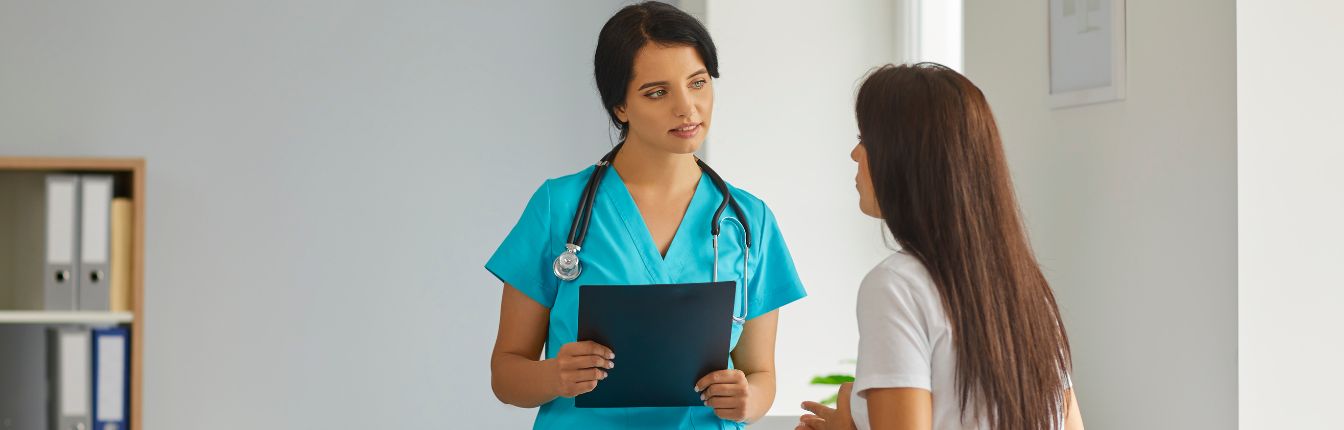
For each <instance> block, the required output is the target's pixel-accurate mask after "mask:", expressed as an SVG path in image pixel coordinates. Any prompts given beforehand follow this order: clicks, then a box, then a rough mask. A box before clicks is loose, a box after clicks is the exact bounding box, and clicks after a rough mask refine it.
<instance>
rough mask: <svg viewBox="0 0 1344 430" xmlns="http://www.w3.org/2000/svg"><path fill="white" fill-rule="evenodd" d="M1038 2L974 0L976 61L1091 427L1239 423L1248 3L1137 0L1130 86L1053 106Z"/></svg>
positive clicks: (971, 26) (971, 52) (969, 55)
mask: <svg viewBox="0 0 1344 430" xmlns="http://www.w3.org/2000/svg"><path fill="white" fill-rule="evenodd" d="M1030 3H1031V4H1029V5H1024V4H1022V2H1004V1H1000V0H967V1H966V6H965V19H966V26H965V29H966V39H965V44H966V54H965V55H966V72H967V74H968V76H969V77H970V78H971V80H972V81H974V82H975V83H976V84H978V85H979V86H980V87H981V88H982V89H983V90H984V92H985V94H986V96H987V97H988V98H989V102H990V105H991V106H993V108H994V112H995V115H996V116H997V118H998V120H999V126H1000V128H1001V130H1002V132H1003V139H1004V145H1005V147H1006V150H1007V152H1008V156H1009V159H1010V163H1011V165H1012V166H1011V167H1012V169H1013V173H1014V176H1015V179H1016V185H1017V189H1018V192H1019V196H1020V198H1021V203H1022V209H1023V211H1024V212H1025V214H1026V217H1027V220H1028V226H1029V227H1030V229H1031V235H1032V239H1033V243H1034V245H1035V247H1036V251H1037V252H1038V254H1039V256H1040V259H1041V264H1042V265H1043V266H1044V267H1045V272H1046V276H1047V277H1048V278H1049V280H1050V281H1051V283H1052V285H1053V286H1054V288H1055V291H1056V293H1057V295H1058V298H1059V302H1060V307H1061V309H1062V312H1063V313H1064V317H1065V321H1066V323H1067V324H1068V329H1069V334H1070V336H1071V340H1072V341H1073V353H1074V360H1075V365H1076V369H1075V370H1076V372H1075V375H1074V378H1075V379H1074V380H1075V382H1076V383H1077V387H1078V400H1079V402H1081V404H1082V411H1083V416H1084V417H1085V418H1086V421H1087V425H1088V428H1090V429H1217V430H1223V429H1232V428H1236V427H1237V123H1236V121H1237V80H1236V79H1237V77H1236V53H1237V52H1236V49H1237V48H1236V43H1237V40H1236V36H1237V35H1236V27H1235V24H1236V18H1235V7H1234V6H1235V5H1234V4H1233V2H1227V1H1216V0H1192V1H1179V2H1172V1H1151V0H1131V1H1129V2H1127V6H1128V14H1127V16H1128V23H1127V24H1128V25H1127V27H1128V32H1129V34H1128V39H1127V40H1128V44H1129V46H1128V50H1127V52H1128V58H1129V62H1128V65H1129V67H1128V77H1129V82H1128V88H1129V91H1128V92H1129V94H1128V98H1127V99H1126V100H1125V101H1122V102H1116V103H1108V104H1102V105H1094V106H1086V107H1076V108H1071V109H1063V110H1052V109H1050V108H1049V106H1048V98H1047V97H1048V96H1047V94H1048V87H1047V83H1048V77H1049V69H1048V64H1049V63H1048V57H1047V50H1046V49H1047V45H1046V41H1047V40H1048V39H1047V33H1046V32H1047V28H1048V27H1047V19H1046V17H1047V16H1048V15H1047V8H1046V3H1047V2H1045V1H1035V2H1030ZM1279 394H1287V393H1279Z"/></svg>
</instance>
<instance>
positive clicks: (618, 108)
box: [615, 105, 630, 124]
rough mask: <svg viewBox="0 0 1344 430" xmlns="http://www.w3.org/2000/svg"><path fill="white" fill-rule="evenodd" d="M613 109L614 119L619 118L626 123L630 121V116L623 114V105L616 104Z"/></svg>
mask: <svg viewBox="0 0 1344 430" xmlns="http://www.w3.org/2000/svg"><path fill="white" fill-rule="evenodd" d="M615 111H616V119H619V120H621V122H623V123H626V124H629V123H630V118H627V117H626V115H625V105H620V106H616V109H615Z"/></svg>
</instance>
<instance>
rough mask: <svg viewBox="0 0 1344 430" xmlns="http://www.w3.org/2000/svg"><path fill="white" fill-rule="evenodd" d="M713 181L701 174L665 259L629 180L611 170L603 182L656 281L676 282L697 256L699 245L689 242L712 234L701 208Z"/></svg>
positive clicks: (646, 266) (608, 195)
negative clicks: (693, 249) (694, 249)
mask: <svg viewBox="0 0 1344 430" xmlns="http://www.w3.org/2000/svg"><path fill="white" fill-rule="evenodd" d="M710 182H711V181H710V180H709V178H708V175H707V174H705V173H704V172H703V171H701V172H700V180H699V182H697V183H696V185H695V193H694V194H692V195H691V202H690V204H688V205H686V213H684V214H682V216H681V223H680V224H679V225H678V226H677V232H676V233H674V234H673V235H672V243H670V244H668V246H667V255H666V256H664V255H663V254H661V253H659V252H658V244H657V243H654V241H653V233H652V232H651V231H650V230H649V226H648V225H647V224H645V223H644V216H643V214H641V213H640V212H639V205H636V204H635V198H634V196H633V195H631V194H630V189H629V188H627V187H626V186H625V180H623V179H622V178H621V175H620V174H619V173H617V172H616V169H614V168H609V169H608V170H607V175H605V177H604V178H603V179H602V184H601V188H602V194H603V195H604V196H605V197H606V199H607V203H608V204H610V205H612V207H613V208H616V213H617V214H619V215H620V217H621V220H622V221H623V222H624V224H625V229H626V232H627V233H628V234H629V237H630V244H631V245H633V247H634V248H636V249H635V251H636V252H638V253H639V254H640V257H641V258H640V259H641V260H643V261H644V267H645V268H646V269H647V270H648V272H649V278H650V279H651V280H653V282H656V283H668V284H672V283H676V282H675V281H674V279H673V276H674V275H675V274H677V273H679V272H681V270H680V269H681V267H682V266H683V265H684V264H686V260H687V259H688V258H691V257H692V256H693V255H692V254H689V252H690V248H691V247H694V246H695V245H696V244H694V243H689V242H688V241H690V240H694V239H695V236H696V232H698V231H701V230H703V232H704V233H705V236H708V235H709V227H708V224H706V223H705V222H704V220H702V219H701V218H704V217H702V216H700V213H701V212H703V211H702V210H701V207H702V206H703V205H704V200H705V199H706V198H708V196H707V194H709V192H710V189H709V188H710V186H709V183H710Z"/></svg>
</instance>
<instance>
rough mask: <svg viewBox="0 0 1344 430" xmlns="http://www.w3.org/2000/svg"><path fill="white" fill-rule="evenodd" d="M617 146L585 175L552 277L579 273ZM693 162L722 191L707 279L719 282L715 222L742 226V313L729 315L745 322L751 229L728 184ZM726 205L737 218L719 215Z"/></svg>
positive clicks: (565, 277) (575, 276)
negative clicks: (595, 205) (595, 207)
mask: <svg viewBox="0 0 1344 430" xmlns="http://www.w3.org/2000/svg"><path fill="white" fill-rule="evenodd" d="M621 145H624V143H621V144H618V145H616V147H615V148H612V149H611V152H608V153H607V155H605V156H603V157H602V160H600V161H598V162H597V166H596V167H594V168H593V173H592V174H591V175H589V176H588V185H586V186H584V187H583V197H582V200H579V207H578V209H576V210H575V211H574V221H573V222H571V223H570V225H569V237H568V238H567V239H566V240H565V251H564V252H561V253H560V256H559V257H555V263H553V264H552V265H551V266H552V271H553V272H555V277H557V278H560V279H562V280H566V281H573V280H575V279H578V278H579V273H580V272H583V264H582V262H580V261H579V250H580V249H583V240H584V238H586V237H587V236H588V222H589V221H590V219H591V218H592V216H593V201H594V200H596V199H597V187H598V185H599V184H601V183H602V177H603V176H605V175H606V174H607V168H608V167H610V166H611V162H612V160H615V159H616V152H617V151H620V150H621ZM695 164H697V165H699V166H700V170H701V171H704V172H705V174H708V175H709V179H710V180H711V181H713V182H714V187H715V188H718V189H719V193H720V194H723V201H722V202H720V203H719V208H718V210H715V211H714V219H713V222H711V223H710V231H709V234H710V237H711V238H712V242H713V244H714V270H713V272H712V273H713V275H711V278H710V281H711V282H718V281H719V224H720V223H722V222H723V221H725V220H733V221H736V222H737V225H738V227H740V228H741V229H742V237H743V247H742V316H738V315H737V314H736V313H734V314H733V323H735V324H739V325H740V324H745V323H746V322H747V316H748V315H749V314H748V313H747V311H748V309H747V301H748V300H747V299H748V298H749V297H750V296H749V295H748V294H747V269H748V266H747V264H748V262H749V261H750V260H751V228H749V227H747V218H746V214H745V213H744V212H742V207H741V206H738V204H737V201H736V200H733V195H732V193H730V192H729V191H728V184H727V183H725V182H723V178H721V177H719V174H718V173H715V172H714V169H711V168H709V165H707V164H705V162H704V161H702V160H700V159H699V158H696V159H695ZM728 206H732V207H733V212H734V213H736V214H737V218H736V219H734V218H722V216H723V211H724V209H726V208H727V207H728Z"/></svg>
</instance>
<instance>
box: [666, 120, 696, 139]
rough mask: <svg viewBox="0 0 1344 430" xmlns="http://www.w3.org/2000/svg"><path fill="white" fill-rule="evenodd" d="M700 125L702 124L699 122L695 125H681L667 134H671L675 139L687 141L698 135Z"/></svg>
mask: <svg viewBox="0 0 1344 430" xmlns="http://www.w3.org/2000/svg"><path fill="white" fill-rule="evenodd" d="M701 124H702V123H699V122H697V123H691V124H682V126H681V127H677V128H674V129H671V130H668V131H667V132H668V133H671V134H672V135H673V136H676V137H680V138H683V139H689V138H692V137H695V135H696V134H698V133H700V125H701Z"/></svg>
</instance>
